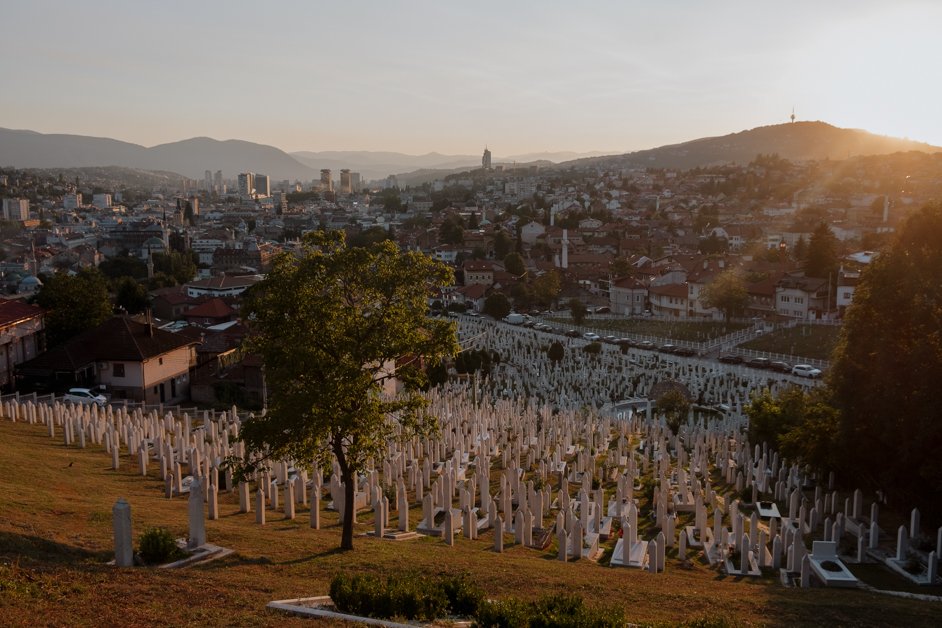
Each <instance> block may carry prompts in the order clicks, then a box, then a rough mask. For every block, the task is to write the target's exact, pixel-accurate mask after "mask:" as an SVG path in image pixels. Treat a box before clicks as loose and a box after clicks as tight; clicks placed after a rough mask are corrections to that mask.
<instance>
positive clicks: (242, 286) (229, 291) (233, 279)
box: [183, 275, 262, 297]
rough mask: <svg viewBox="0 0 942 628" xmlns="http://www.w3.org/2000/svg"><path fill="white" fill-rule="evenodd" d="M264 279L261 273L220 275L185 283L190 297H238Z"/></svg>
mask: <svg viewBox="0 0 942 628" xmlns="http://www.w3.org/2000/svg"><path fill="white" fill-rule="evenodd" d="M261 280H262V277H261V275H239V276H230V275H219V276H217V277H209V278H208V279H199V280H196V281H191V282H188V283H186V284H184V285H183V287H184V288H186V293H187V296H189V297H202V296H210V297H237V296H239V295H240V294H242V293H243V292H245V291H246V290H248V289H249V288H251V287H252V286H254V285H255V284H257V283H258V282H260V281H261Z"/></svg>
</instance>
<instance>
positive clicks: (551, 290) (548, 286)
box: [530, 270, 562, 307]
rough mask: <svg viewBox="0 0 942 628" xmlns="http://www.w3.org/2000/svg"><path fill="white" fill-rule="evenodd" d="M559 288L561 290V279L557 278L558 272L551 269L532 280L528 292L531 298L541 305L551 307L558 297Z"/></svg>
mask: <svg viewBox="0 0 942 628" xmlns="http://www.w3.org/2000/svg"><path fill="white" fill-rule="evenodd" d="M560 290H562V280H561V279H560V278H559V273H558V272H556V271H555V270H551V271H549V272H548V273H545V274H543V275H540V276H539V277H537V278H536V279H534V280H533V284H532V285H531V287H530V294H531V296H532V297H533V300H534V301H536V302H537V303H539V304H540V305H542V306H543V307H552V305H553V304H554V303H555V302H556V299H557V297H559V292H560Z"/></svg>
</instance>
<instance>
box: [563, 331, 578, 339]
mask: <svg viewBox="0 0 942 628" xmlns="http://www.w3.org/2000/svg"><path fill="white" fill-rule="evenodd" d="M566 335H567V336H569V337H570V338H578V337H579V332H577V331H576V330H575V329H570V330H569V331H567V332H566Z"/></svg>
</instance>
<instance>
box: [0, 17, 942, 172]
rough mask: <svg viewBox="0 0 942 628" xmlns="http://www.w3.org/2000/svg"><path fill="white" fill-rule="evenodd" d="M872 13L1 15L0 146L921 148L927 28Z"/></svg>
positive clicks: (931, 97)
mask: <svg viewBox="0 0 942 628" xmlns="http://www.w3.org/2000/svg"><path fill="white" fill-rule="evenodd" d="M884 4H885V3H880V2H875V1H874V2H834V3H827V4H826V5H820V4H811V3H809V2H801V1H799V2H792V3H790V4H788V5H770V4H769V5H764V6H755V3H744V2H731V1H729V2H719V3H713V4H711V6H710V7H708V8H707V7H700V6H697V5H695V4H694V3H691V2H677V3H672V4H671V6H670V7H661V6H653V5H651V6H649V5H646V4H641V3H625V4H620V3H619V4H616V3H598V4H596V5H593V7H591V10H583V11H582V12H578V13H577V12H575V11H573V10H572V7H567V6H566V5H562V4H543V3H540V4H534V3H520V4H517V5H514V6H512V7H501V6H500V5H497V4H493V3H488V2H479V3H475V4H474V5H473V6H469V7H452V6H442V5H440V4H437V3H426V2H413V3H408V4H407V5H405V6H401V5H398V6H387V5H384V4H373V3H369V2H354V3H345V4H343V5H339V4H338V5H331V6H308V5H306V4H303V3H289V2H282V3H278V4H277V5H275V7H274V9H273V10H272V11H271V13H270V14H269V16H270V17H266V18H265V19H263V20H254V21H252V20H250V21H248V22H246V20H245V17H246V15H248V5H242V4H238V3H227V4H220V3H202V4H200V5H198V6H191V5H188V4H184V3H176V2H168V3H161V4H160V5H154V6H132V5H125V4H121V3H112V2H107V1H98V2H90V3H84V4H83V5H81V6H72V5H70V4H65V3H57V2H53V3H35V4H34V3H20V4H18V5H16V6H12V7H9V8H8V10H7V15H6V16H7V20H6V21H7V24H8V27H9V29H8V34H7V36H5V38H4V39H3V43H0V54H2V58H4V59H5V60H8V63H5V64H4V69H5V74H6V76H7V80H8V84H9V85H18V86H21V88H20V89H16V90H9V91H8V92H7V95H6V97H5V106H4V108H3V115H2V116H0V126H4V127H8V128H21V129H30V130H34V131H39V132H42V133H70V134H77V135H91V136H104V137H112V138H115V139H120V140H124V141H129V142H134V143H138V144H142V145H145V146H153V145H157V144H162V143H167V142H173V141H178V140H182V139H186V138H189V137H195V136H209V137H214V138H216V139H220V140H225V139H243V140H247V141H252V142H258V143H261V144H269V145H273V146H277V147H279V148H281V149H283V150H285V151H288V152H294V151H303V150H309V151H326V150H374V151H380V150H382V151H396V152H402V153H406V154H413V155H417V154H425V153H429V152H439V153H445V154H449V153H452V154H453V153H457V154H480V151H481V149H482V147H483V146H484V145H489V146H491V147H500V148H496V154H498V155H512V154H520V153H533V152H542V151H575V152H589V151H600V152H606V153H622V152H628V151H633V150H640V149H644V148H651V147H655V146H661V145H665V144H671V143H676V142H682V141H686V140H690V139H694V138H697V137H706V136H717V135H724V134H726V133H731V132H736V131H740V130H743V129H748V128H752V127H756V126H762V125H767V124H775V123H780V122H786V121H787V120H788V117H789V114H790V113H791V111H792V107H794V109H795V113H796V116H797V118H798V119H799V120H823V121H826V122H829V123H831V124H834V125H837V126H841V127H851V128H862V129H865V130H868V131H871V132H874V133H878V134H883V135H891V136H897V137H906V138H910V139H914V140H918V141H923V142H928V143H931V144H936V145H942V120H939V119H938V117H937V116H936V115H935V114H934V111H933V107H932V105H933V103H934V102H936V101H937V100H938V96H939V87H938V86H937V85H933V84H931V82H930V81H928V80H926V77H925V76H924V69H923V68H925V67H927V66H926V62H928V61H930V60H932V59H934V58H937V57H938V53H939V51H940V50H939V49H940V45H939V44H937V43H935V40H934V39H933V37H932V32H931V29H932V26H933V24H935V23H938V21H939V19H940V18H942V6H936V5H933V4H932V3H929V2H926V1H922V0H908V1H905V2H899V3H894V4H893V5H892V6H884ZM773 6H775V12H774V13H773V12H772V11H770V8H771V7H773ZM537 9H539V10H537ZM40 24H41V25H42V26H41V28H40V27H38V25H40Z"/></svg>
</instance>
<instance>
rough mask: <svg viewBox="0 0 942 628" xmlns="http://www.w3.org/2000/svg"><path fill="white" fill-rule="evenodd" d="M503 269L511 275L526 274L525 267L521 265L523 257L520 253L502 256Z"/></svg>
mask: <svg viewBox="0 0 942 628" xmlns="http://www.w3.org/2000/svg"><path fill="white" fill-rule="evenodd" d="M504 268H506V269H507V272H508V273H510V274H511V275H516V276H518V277H519V276H521V275H523V273H525V272H527V267H526V265H525V264H524V263H523V256H521V255H520V253H508V254H507V255H505V256H504Z"/></svg>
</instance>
